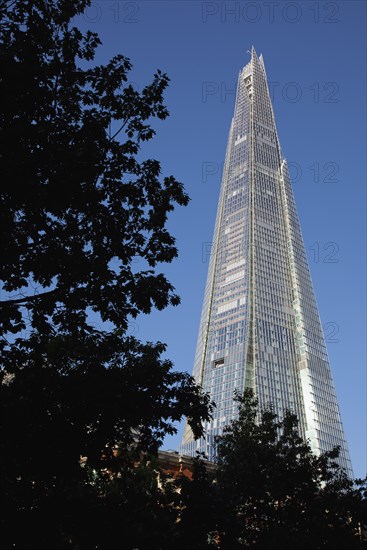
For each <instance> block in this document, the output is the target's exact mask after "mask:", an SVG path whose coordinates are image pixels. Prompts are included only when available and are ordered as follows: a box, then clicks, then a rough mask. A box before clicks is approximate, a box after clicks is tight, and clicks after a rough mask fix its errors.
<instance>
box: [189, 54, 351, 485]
mask: <svg viewBox="0 0 367 550" xmlns="http://www.w3.org/2000/svg"><path fill="white" fill-rule="evenodd" d="M193 375H194V377H195V379H196V380H197V381H198V382H200V383H201V384H202V386H203V388H204V390H205V391H207V392H209V393H210V395H211V398H212V399H213V400H214V401H215V402H216V404H217V408H216V410H215V412H214V418H213V419H212V420H211V421H210V422H208V423H207V424H206V426H205V428H206V435H205V437H204V438H202V439H201V440H198V441H194V440H193V437H192V433H191V430H190V428H189V427H188V426H187V425H186V426H185V431H184V436H183V441H182V446H181V449H180V450H181V453H182V454H189V455H190V454H191V455H192V454H195V452H196V451H197V450H198V451H203V452H205V453H206V454H207V455H208V457H209V458H210V459H213V458H214V455H215V445H214V438H215V436H216V435H220V434H221V433H222V430H223V427H224V426H225V425H226V424H229V423H230V421H231V420H232V419H233V418H234V417H235V416H236V413H237V403H236V402H235V401H234V399H233V397H234V390H235V389H238V390H240V391H241V392H242V391H243V390H244V388H245V387H250V388H253V390H254V392H255V394H256V396H257V398H258V400H259V404H260V406H261V407H263V406H266V405H267V404H269V403H272V405H273V407H274V410H275V412H276V413H277V414H278V415H279V416H280V417H282V415H283V412H284V410H285V409H286V408H288V409H291V410H292V411H294V412H295V413H296V414H297V416H298V418H299V422H300V424H299V429H300V433H301V435H302V437H303V438H304V439H308V440H309V442H310V444H311V448H312V450H313V451H314V452H315V453H320V452H323V451H326V450H330V449H331V448H332V447H333V446H335V445H340V447H341V452H340V458H339V463H340V465H341V466H343V467H344V468H345V469H346V470H347V472H348V473H349V474H350V475H352V469H351V462H350V458H349V452H348V446H347V442H346V438H345V435H344V431H343V427H342V423H341V420H340V413H339V408H338V402H337V398H336V394H335V388H334V383H333V380H332V375H331V370H330V366H329V362H328V356H327V350H326V345H325V340H324V335H323V330H322V326H321V322H320V318H319V314H318V309H317V304H316V299H315V294H314V290H313V287H312V281H311V276H310V272H309V268H308V262H307V256H306V252H305V247H304V243H303V239H302V234H301V229H300V225H299V221H298V216H297V211H296V207H295V202H294V197H293V191H292V186H291V181H290V177H289V173H288V168H287V161H286V160H285V158H284V157H283V154H282V151H281V148H280V143H279V139H278V134H277V130H276V126H275V119H274V113H273V109H272V104H271V99H270V95H269V89H268V84H267V78H266V72H265V66H264V62H263V58H262V56H260V57H257V55H256V52H255V50H254V48H252V52H251V61H250V62H249V63H248V64H247V65H246V66H245V67H244V68H243V70H242V71H240V74H239V78H238V86H237V97H236V104H235V111H234V117H233V119H232V123H231V127H230V131H229V137H228V145H227V151H226V158H225V166H224V171H223V178H222V185H221V191H220V198H219V204H218V211H217V217H216V224H215V229H214V237H213V243H212V251H211V256H210V263H209V269H208V277H207V283H206V289H205V295H204V303H203V309H202V314H201V322H200V327H199V334H198V341H197V348H196V356H195V364H194V370H193Z"/></svg>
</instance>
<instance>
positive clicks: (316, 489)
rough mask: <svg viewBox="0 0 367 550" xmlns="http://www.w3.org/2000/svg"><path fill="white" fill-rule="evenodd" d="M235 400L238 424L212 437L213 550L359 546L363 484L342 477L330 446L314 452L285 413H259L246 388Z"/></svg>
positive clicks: (333, 549) (361, 544) (332, 549)
mask: <svg viewBox="0 0 367 550" xmlns="http://www.w3.org/2000/svg"><path fill="white" fill-rule="evenodd" d="M237 399H238V401H239V405H240V406H239V416H238V419H237V420H234V421H233V422H232V424H231V426H229V427H228V428H227V431H226V432H225V433H224V435H223V436H221V437H219V439H218V450H217V452H218V473H217V479H218V494H221V495H222V503H223V504H222V510H221V517H222V518H223V521H222V524H221V528H220V541H221V543H220V548H221V549H223V550H224V549H227V548H228V549H231V550H234V549H236V548H238V549H240V548H244V547H246V548H247V547H250V548H254V549H255V548H259V549H261V550H273V549H274V550H275V549H276V548H283V549H289V550H290V549H293V548H295V547H297V548H299V549H302V550H303V549H305V550H306V548H315V549H330V550H336V549H339V548H340V549H344V548H355V549H359V548H362V547H365V541H363V540H362V537H361V532H362V531H361V530H362V527H363V526H365V523H366V522H365V518H366V508H367V507H366V504H367V501H366V480H355V481H354V482H353V481H352V480H350V479H348V477H347V476H346V474H345V473H344V471H343V470H342V469H341V468H340V467H339V466H338V465H337V463H336V462H335V458H337V456H338V453H339V450H338V448H335V449H333V450H331V451H330V452H327V453H323V454H321V455H320V456H316V455H314V454H313V453H312V451H311V448H310V446H309V444H308V443H305V442H304V441H303V439H302V438H301V437H300V436H299V434H298V430H297V425H298V420H297V417H296V416H295V415H294V414H292V413H291V412H289V411H286V412H285V415H284V418H283V419H282V420H279V419H278V418H277V416H276V415H275V413H274V412H273V410H272V409H271V407H268V408H267V409H265V410H263V411H262V412H259V410H258V402H257V400H256V399H255V398H254V396H253V393H252V391H251V390H246V391H245V393H244V395H243V396H237Z"/></svg>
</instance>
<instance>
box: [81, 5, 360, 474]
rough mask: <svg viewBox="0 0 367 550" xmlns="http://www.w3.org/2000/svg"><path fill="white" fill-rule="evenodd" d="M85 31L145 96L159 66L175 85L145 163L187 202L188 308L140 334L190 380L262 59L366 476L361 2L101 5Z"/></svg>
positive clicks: (183, 292) (137, 328)
mask: <svg viewBox="0 0 367 550" xmlns="http://www.w3.org/2000/svg"><path fill="white" fill-rule="evenodd" d="M78 24H79V25H80V26H81V27H82V28H84V29H86V28H90V29H92V30H95V31H96V32H98V33H99V34H100V37H101V39H102V41H103V46H102V47H101V48H100V50H99V53H98V56H97V61H98V62H105V61H107V59H108V58H109V57H111V56H112V55H115V54H117V53H123V54H124V55H126V56H128V57H130V58H131V61H132V63H133V65H134V71H133V73H132V75H131V81H133V82H135V83H136V84H137V86H138V87H140V88H142V87H143V86H144V84H146V83H148V82H149V81H150V79H151V77H152V75H153V73H154V71H155V70H156V69H157V68H160V69H162V70H163V71H165V72H167V73H168V75H169V76H170V78H171V84H170V87H169V90H168V91H167V94H166V103H167V105H168V107H169V110H170V113H171V116H170V118H169V119H168V120H167V121H165V122H163V123H161V122H159V123H156V124H155V128H156V129H157V133H158V135H157V137H156V138H155V139H154V141H153V142H151V143H150V144H148V145H147V146H146V148H145V150H144V151H143V153H144V155H145V156H146V157H153V158H157V159H159V160H160V161H161V163H162V169H163V174H164V175H169V174H173V175H175V176H176V177H177V178H178V179H180V180H181V181H183V182H184V184H185V187H186V190H187V192H188V193H189V195H190V196H191V202H190V205H189V206H188V207H187V208H180V209H179V210H177V211H176V212H175V213H174V214H173V215H172V216H171V218H170V223H169V228H170V230H171V231H172V232H173V234H174V235H175V236H176V238H177V244H178V248H179V252H180V255H179V258H178V259H177V260H176V261H175V262H174V263H172V264H171V265H168V266H163V267H162V270H163V271H164V272H165V273H166V274H167V275H168V277H169V279H170V280H171V282H172V283H173V284H174V286H175V287H176V289H177V291H178V293H179V294H180V296H181V299H182V303H181V305H180V306H178V307H177V308H169V309H167V310H165V311H163V312H155V313H153V314H152V315H150V316H148V317H141V318H139V319H138V320H137V321H136V322H135V324H134V325H132V327H131V332H134V333H135V335H136V336H138V337H139V338H141V339H143V340H151V341H155V340H161V341H163V342H166V343H167V344H168V351H167V357H169V358H170V359H171V360H172V361H173V362H174V364H175V368H176V369H178V370H186V371H189V372H191V369H192V364H193V358H194V352H195V345H196V337H197V331H198V326H199V317H200V311H201V305H202V299H203V292H204V285H205V280H206V272H207V268H208V264H207V261H206V258H205V254H204V257H203V249H204V250H205V247H206V243H210V242H211V239H212V233H213V226H214V218H215V213H216V207H217V201H218V196H219V187H220V171H221V165H222V163H223V159H224V152H225V146H226V140H227V133H228V129H229V124H230V120H231V117H232V113H233V107H234V89H235V85H236V80H237V75H238V71H239V69H240V68H241V67H243V65H245V64H246V63H247V62H248V61H249V54H248V53H246V52H247V50H249V49H250V48H251V46H252V45H254V46H255V48H256V50H257V53H258V54H260V53H262V54H263V56H264V59H265V66H266V69H267V74H268V79H269V81H270V83H271V89H272V90H273V104H274V110H275V117H276V121H277V127H278V132H279V137H280V142H281V145H282V149H283V153H284V154H285V156H286V158H287V160H288V161H289V163H291V171H292V174H293V176H294V179H295V182H294V190H295V195H296V201H297V207H298V212H299V216H300V220H301V226H302V230H303V235H304V240H305V245H306V248H307V253H308V257H309V262H310V268H311V273H312V277H313V282H314V287H315V291H316V296H317V300H318V305H319V310H320V316H321V320H322V322H323V325H324V327H325V332H326V337H327V345H328V351H329V356H330V361H331V366H332V371H333V376H334V381H335V384H336V389H337V395H338V398H339V404H340V409H341V414H342V419H343V423H344V427H345V431H346V434H347V439H348V442H349V448H350V452H351V458H352V463H353V467H354V473H355V475H356V476H364V475H365V473H366V470H367V465H366V416H367V414H366V392H367V388H366V368H365V364H366V361H365V355H366V354H365V351H366V343H365V342H366V326H365V305H366V295H365V290H366V285H365V256H366V242H365V236H366V227H365V222H366V196H365V192H366V172H365V166H366V165H365V155H366V101H365V97H366V77H365V71H366V57H365V55H366V54H365V52H366V38H365V37H366V3H365V2H362V1H360V2H359V1H349V0H348V1H342V2H317V1H307V0H304V1H301V2H282V1H280V0H278V1H276V2H272V1H269V2H266V1H264V2H262V1H257V2H247V1H245V0H244V1H237V2H200V1H155V0H139V1H135V2H130V1H122V0H121V1H116V0H104V1H103V0H102V1H95V2H92V6H91V7H90V8H89V9H88V10H87V12H86V14H85V15H84V16H83V17H81V18H78ZM179 441H180V433H179V435H178V436H176V437H171V438H168V439H167V440H166V442H165V448H176V447H177V445H178V444H179Z"/></svg>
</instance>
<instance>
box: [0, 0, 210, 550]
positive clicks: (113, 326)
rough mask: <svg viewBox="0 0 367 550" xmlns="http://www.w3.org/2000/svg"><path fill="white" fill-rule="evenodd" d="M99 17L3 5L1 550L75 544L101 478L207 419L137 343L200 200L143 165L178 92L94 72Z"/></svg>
mask: <svg viewBox="0 0 367 550" xmlns="http://www.w3.org/2000/svg"><path fill="white" fill-rule="evenodd" d="M89 4H90V1H89V0H12V1H4V0H2V1H1V2H0V72H1V75H0V96H1V99H2V101H1V114H0V139H1V141H2V143H3V149H2V154H1V156H0V171H1V174H2V186H1V190H0V196H1V209H0V219H1V231H2V240H1V258H2V262H1V268H0V270H1V271H0V282H1V289H2V293H1V301H0V336H1V339H0V351H1V371H0V408H1V411H0V455H1V463H2V464H1V474H0V487H1V495H2V496H1V499H2V504H3V506H2V510H5V511H6V512H5V513H4V514H3V515H2V518H1V520H0V522H1V533H2V534H1V535H0V537H2V539H3V540H2V541H1V542H0V546H1V547H4V548H6V547H8V546H9V547H12V548H13V547H14V548H23V547H27V548H28V547H29V548H31V547H35V548H42V547H44V548H57V547H59V545H60V547H64V546H65V545H66V546H67V545H68V544H69V543H70V544H71V542H70V541H69V538H68V537H69V535H70V533H72V532H74V531H73V529H72V528H70V525H71V524H72V522H73V521H74V520H72V518H70V517H69V516H70V510H72V509H73V510H74V511H75V510H76V508H78V507H79V506H80V507H82V508H83V506H85V507H86V508H85V510H87V509H88V506H90V505H93V506H96V507H97V508H98V505H97V503H100V502H101V500H100V499H101V497H102V495H103V494H106V488H105V487H106V485H104V484H103V483H102V480H104V481H106V480H105V477H106V475H107V474H106V472H108V475H107V479H108V480H110V481H111V479H110V478H111V475H112V473H113V476H112V477H115V478H116V477H118V476H120V475H121V471H122V469H125V470H124V471H125V472H128V473H129V472H130V474H131V476H132V477H134V476H135V474H134V475H133V474H132V473H131V472H132V470H131V465H132V464H134V463H135V461H136V458H137V456H138V455H140V454H141V453H142V452H143V453H146V452H149V453H156V451H157V449H158V447H159V446H160V444H161V443H162V440H163V438H164V436H165V435H166V434H169V433H174V431H175V430H176V428H175V422H176V421H178V420H180V419H181V418H182V416H183V415H186V416H187V417H188V419H189V422H190V423H191V426H192V429H193V430H194V433H195V434H196V435H200V434H201V433H202V421H203V420H205V419H208V418H209V416H210V405H209V398H208V396H207V395H205V394H203V393H202V391H201V389H200V388H199V386H197V385H196V384H195V382H194V380H193V378H192V377H191V376H189V375H188V374H186V373H178V372H175V371H174V370H173V368H172V367H173V365H172V363H171V362H170V361H169V360H168V359H164V358H163V357H162V354H163V353H164V352H165V344H163V343H162V342H155V343H153V342H145V343H144V342H140V341H139V340H137V339H136V338H134V337H133V336H129V335H128V332H127V329H128V325H129V322H130V320H131V319H134V318H135V317H136V316H137V315H138V314H140V313H145V314H148V313H150V312H151V310H152V308H157V309H163V308H164V307H166V306H169V305H177V304H178V303H179V297H178V296H177V294H176V292H175V289H174V288H173V286H172V284H171V283H170V282H169V281H168V280H167V278H166V277H165V275H164V274H163V273H162V272H161V271H160V264H161V263H162V262H171V261H172V260H173V259H174V258H175V257H176V256H177V248H176V246H175V239H174V237H173V236H172V235H171V234H170V233H169V232H168V230H167V228H166V222H167V217H168V215H169V214H170V212H172V211H173V210H174V208H175V207H176V206H177V205H179V206H185V205H187V203H188V200H189V199H188V196H187V194H186V193H185V191H184V188H183V185H182V184H181V183H180V182H178V181H177V180H176V179H175V178H174V177H173V176H162V174H161V167H160V163H159V161H158V160H156V159H151V158H146V159H144V157H143V153H144V149H143V148H142V146H143V145H144V143H145V142H146V141H148V140H150V139H152V138H153V137H154V135H155V130H154V121H155V120H157V119H160V120H164V119H165V118H166V117H167V116H168V110H167V108H166V106H165V105H164V100H163V94H164V91H165V89H166V87H167V85H168V82H169V79H168V76H167V75H166V74H165V73H163V72H161V71H160V70H157V72H156V73H155V74H154V75H153V78H152V80H151V82H150V83H148V84H147V85H146V86H145V87H144V88H143V89H142V90H141V91H140V92H139V91H138V90H137V89H135V88H134V86H133V85H131V84H129V83H128V77H129V72H130V70H131V68H132V64H131V62H130V60H129V59H127V58H126V57H124V56H123V55H116V56H115V57H113V58H112V59H111V60H110V61H109V62H108V63H106V64H105V65H98V64H96V63H95V60H94V56H95V52H96V49H97V47H98V46H99V45H100V40H99V38H98V35H97V34H96V33H94V32H90V31H88V32H85V33H84V34H83V33H82V32H81V31H80V30H79V29H78V28H77V27H76V26H74V21H76V19H74V18H75V17H77V16H78V15H80V14H81V13H82V12H83V10H84V9H85V8H86V7H87V6H88V5H89ZM133 451H134V452H133ZM126 462H128V464H127V463H126ZM129 468H130V469H129ZM131 476H130V481H131ZM107 492H108V491H107ZM88 502H89V505H87V503H88ZM105 502H107V501H105ZM91 503H92V504H91ZM93 503H94V504H93ZM120 504H121V503H120ZM106 506H107V504H106ZM131 509H134V508H133V506H132V508H131ZM68 510H69V511H68ZM51 511H53V513H52V512H51ZM92 516H93V514H92ZM70 522H71V523H70ZM68 525H69V527H68ZM7 545H8V546H7ZM63 545H64V546H63ZM94 547H95V546H93V548H94Z"/></svg>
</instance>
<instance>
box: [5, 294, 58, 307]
mask: <svg viewBox="0 0 367 550" xmlns="http://www.w3.org/2000/svg"><path fill="white" fill-rule="evenodd" d="M50 294H55V290H48V291H47V292H42V294H34V295H33V296H24V297H23V298H15V299H12V300H0V306H3V305H4V306H8V305H13V304H22V303H24V302H34V301H35V300H38V299H40V298H43V297H44V296H47V295H50Z"/></svg>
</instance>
